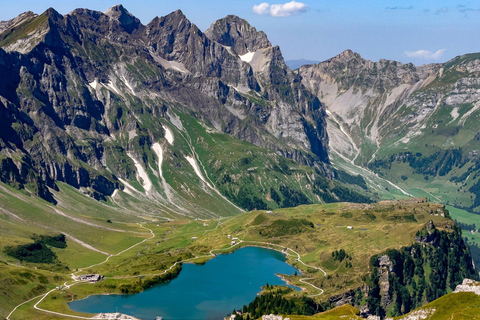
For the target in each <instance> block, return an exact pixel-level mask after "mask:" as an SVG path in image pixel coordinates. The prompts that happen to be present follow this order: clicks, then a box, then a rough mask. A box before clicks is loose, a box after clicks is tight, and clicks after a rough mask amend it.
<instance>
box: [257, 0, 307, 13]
mask: <svg viewBox="0 0 480 320" xmlns="http://www.w3.org/2000/svg"><path fill="white" fill-rule="evenodd" d="M305 11H307V5H306V4H305V3H301V2H297V1H291V2H287V3H284V4H272V5H270V4H268V3H267V2H263V3H261V4H259V5H254V6H253V13H256V14H258V15H264V16H272V17H288V16H293V15H297V14H300V13H303V12H305Z"/></svg>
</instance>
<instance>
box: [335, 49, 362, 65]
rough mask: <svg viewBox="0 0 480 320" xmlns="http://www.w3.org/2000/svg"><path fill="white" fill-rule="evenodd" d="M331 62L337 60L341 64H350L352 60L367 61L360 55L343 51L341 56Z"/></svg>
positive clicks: (348, 50) (350, 51)
mask: <svg viewBox="0 0 480 320" xmlns="http://www.w3.org/2000/svg"><path fill="white" fill-rule="evenodd" d="M331 60H336V61H341V62H348V61H351V60H359V61H365V60H364V59H363V58H362V56H361V55H360V54H358V53H356V52H353V51H352V50H350V49H347V50H345V51H343V52H342V53H340V54H339V55H337V56H335V57H333V58H332V59H331Z"/></svg>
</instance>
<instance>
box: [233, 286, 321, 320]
mask: <svg viewBox="0 0 480 320" xmlns="http://www.w3.org/2000/svg"><path fill="white" fill-rule="evenodd" d="M288 291H289V290H288V289H287V291H283V290H282V289H279V290H276V291H275V292H267V293H265V294H262V295H259V296H257V297H256V298H255V300H253V301H252V302H250V303H249V304H248V305H244V306H243V309H242V314H241V315H237V317H236V319H242V320H250V319H258V318H260V317H261V316H262V315H264V314H271V313H273V314H283V315H291V314H296V315H313V314H315V313H318V312H322V311H324V309H323V308H322V306H320V305H318V304H317V303H315V301H313V300H312V299H310V298H307V297H302V298H292V299H287V298H285V297H284V294H285V293H286V292H288Z"/></svg>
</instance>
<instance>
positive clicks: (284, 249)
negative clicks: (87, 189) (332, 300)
mask: <svg viewBox="0 0 480 320" xmlns="http://www.w3.org/2000/svg"><path fill="white" fill-rule="evenodd" d="M220 225H221V223H220V222H219V223H217V225H216V226H215V228H213V229H211V230H206V231H205V232H204V234H205V233H206V232H208V231H213V230H215V229H217V228H218V227H219V226H220ZM139 226H140V227H142V228H144V229H146V230H148V231H150V233H151V235H152V236H151V237H150V238H145V239H144V240H142V241H140V242H138V243H136V244H134V245H132V246H130V247H128V248H126V249H124V250H122V251H120V252H118V253H116V254H113V255H109V256H107V257H106V259H105V260H104V261H102V262H100V263H96V264H93V265H91V266H88V267H84V268H81V269H78V270H77V271H76V272H73V273H71V277H72V279H73V282H72V283H70V284H67V282H65V283H64V284H63V286H64V287H65V288H67V289H68V288H70V287H72V286H74V285H77V284H80V283H86V282H85V281H81V280H80V279H79V278H78V277H77V276H76V274H78V273H79V272H81V271H83V270H85V269H89V268H92V267H96V266H99V265H102V264H104V263H106V262H107V261H108V260H109V259H110V258H111V257H116V256H119V255H121V254H123V253H125V252H126V251H128V250H131V249H132V248H134V247H136V246H138V245H140V244H142V243H144V242H145V241H147V240H151V239H153V238H155V236H156V235H155V233H154V232H153V230H152V229H149V228H146V227H144V226H143V225H142V224H140V223H139ZM244 237H245V235H244ZM240 244H247V246H248V245H251V246H255V247H264V248H268V249H273V248H272V247H277V248H280V249H273V250H276V251H280V252H282V253H285V254H288V255H289V256H294V257H296V258H295V261H296V262H299V263H301V264H302V265H303V266H305V267H307V268H312V269H315V270H319V271H321V272H323V274H324V276H326V275H327V273H326V272H325V270H323V269H322V268H319V267H316V266H312V265H308V264H306V263H305V262H303V261H302V260H301V256H300V254H299V253H298V252H296V251H295V250H293V249H291V248H288V247H284V246H281V245H278V244H275V243H270V242H260V241H248V240H243V238H242V240H239V242H237V243H236V244H234V245H231V246H230V247H228V248H222V249H212V250H210V252H209V254H208V255H204V256H195V257H193V258H190V259H185V260H181V261H177V262H175V263H174V264H173V265H171V266H170V268H168V269H166V270H164V271H162V272H160V273H155V274H139V275H134V276H119V277H111V278H109V279H129V278H138V277H145V276H157V275H162V274H165V273H167V272H169V271H170V270H172V269H173V268H175V267H176V266H177V265H179V264H182V263H186V262H192V261H194V260H196V259H199V258H212V257H216V256H217V254H215V253H214V252H221V251H229V250H231V249H233V248H235V247H238V246H239V245H240ZM312 279H315V278H301V279H300V282H302V283H304V284H307V285H309V286H311V287H312V288H314V289H316V290H318V291H319V292H318V293H316V294H313V295H308V297H315V296H319V295H322V294H323V292H324V291H323V289H321V288H319V287H317V286H315V285H314V284H312V283H310V282H308V281H307V280H312ZM56 290H57V289H56V288H55V289H52V290H50V291H48V292H47V293H45V294H41V295H39V296H36V297H33V298H31V299H29V300H27V301H24V302H22V303H20V304H19V305H17V306H16V307H15V308H14V309H13V310H12V311H11V312H10V313H9V314H8V316H7V318H6V319H7V320H12V319H11V318H10V317H11V316H12V314H13V313H14V312H15V311H16V310H17V309H18V308H19V307H20V306H22V305H24V304H26V303H29V302H31V301H33V300H35V299H38V298H40V300H39V301H37V303H35V305H34V306H33V307H34V308H35V309H36V310H39V311H42V312H46V313H49V314H53V315H56V316H62V317H67V318H76V319H96V318H95V316H94V317H89V318H88V317H82V316H75V315H69V314H64V313H60V312H55V311H51V310H46V309H42V308H40V307H39V306H38V305H39V304H40V303H41V302H42V301H43V300H45V298H46V297H47V296H48V295H49V294H50V293H52V292H54V291H56Z"/></svg>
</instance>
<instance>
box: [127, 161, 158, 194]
mask: <svg viewBox="0 0 480 320" xmlns="http://www.w3.org/2000/svg"><path fill="white" fill-rule="evenodd" d="M127 155H128V157H129V158H130V159H132V161H133V163H134V164H135V168H136V169H137V180H139V179H138V178H140V180H139V182H140V183H141V184H142V186H143V189H144V190H145V193H146V194H148V193H150V191H151V190H152V186H153V184H152V181H151V180H150V178H149V177H148V174H147V172H146V171H145V169H144V168H143V167H142V165H141V164H140V162H138V161H137V159H135V158H134V157H133V156H132V155H131V154H130V153H127Z"/></svg>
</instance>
